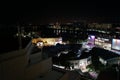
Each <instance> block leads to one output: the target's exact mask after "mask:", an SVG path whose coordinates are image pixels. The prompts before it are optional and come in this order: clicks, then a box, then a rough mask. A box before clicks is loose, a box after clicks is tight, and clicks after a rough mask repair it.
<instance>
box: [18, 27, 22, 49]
mask: <svg viewBox="0 0 120 80" xmlns="http://www.w3.org/2000/svg"><path fill="white" fill-rule="evenodd" d="M17 28H18V41H19V50H20V49H22V38H21V30H20V27H19V26H17Z"/></svg>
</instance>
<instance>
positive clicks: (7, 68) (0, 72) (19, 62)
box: [0, 50, 27, 80]
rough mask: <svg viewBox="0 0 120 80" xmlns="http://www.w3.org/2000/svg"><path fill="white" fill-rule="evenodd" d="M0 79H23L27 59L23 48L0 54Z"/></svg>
mask: <svg viewBox="0 0 120 80" xmlns="http://www.w3.org/2000/svg"><path fill="white" fill-rule="evenodd" d="M0 57H1V60H0V76H1V77H0V78H1V79H0V80H24V78H25V77H24V75H25V67H26V66H27V59H26V56H25V53H24V50H21V51H14V52H10V53H6V54H3V55H0Z"/></svg>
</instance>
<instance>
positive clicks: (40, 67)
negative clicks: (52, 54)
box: [25, 58, 52, 80]
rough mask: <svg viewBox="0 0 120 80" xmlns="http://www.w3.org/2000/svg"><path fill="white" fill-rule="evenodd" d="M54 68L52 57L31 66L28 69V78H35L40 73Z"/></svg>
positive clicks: (42, 73)
mask: <svg viewBox="0 0 120 80" xmlns="http://www.w3.org/2000/svg"><path fill="white" fill-rule="evenodd" d="M51 69H52V58H48V59H46V60H43V61H41V62H39V63H37V64H33V65H31V66H29V67H28V68H27V69H26V71H25V74H26V80H34V79H35V78H36V77H38V76H40V75H44V74H45V73H46V72H47V71H49V70H51Z"/></svg>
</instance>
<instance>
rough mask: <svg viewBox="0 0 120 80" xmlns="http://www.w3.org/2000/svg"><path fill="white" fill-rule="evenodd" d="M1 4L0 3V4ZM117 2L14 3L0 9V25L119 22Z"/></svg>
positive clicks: (119, 13) (6, 4) (119, 15)
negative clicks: (74, 21)
mask: <svg viewBox="0 0 120 80" xmlns="http://www.w3.org/2000/svg"><path fill="white" fill-rule="evenodd" d="M1 4H2V3H1ZM119 7H120V6H119V3H118V2H110V1H109V2H107V1H106V2H103V1H101V2H99V1H82V2H67V1H66V2H59V1H56V2H55V1H53V2H52V1H51V2H50V1H49V2H48V1H46V2H35V1H34V2H32V1H31V2H30V3H29V2H14V3H9V2H8V3H5V4H4V5H1V7H0V10H1V11H0V12H1V14H0V24H28V23H35V24H42V23H50V22H57V21H58V22H64V21H71V20H81V19H87V20H91V21H100V22H120V11H119Z"/></svg>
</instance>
